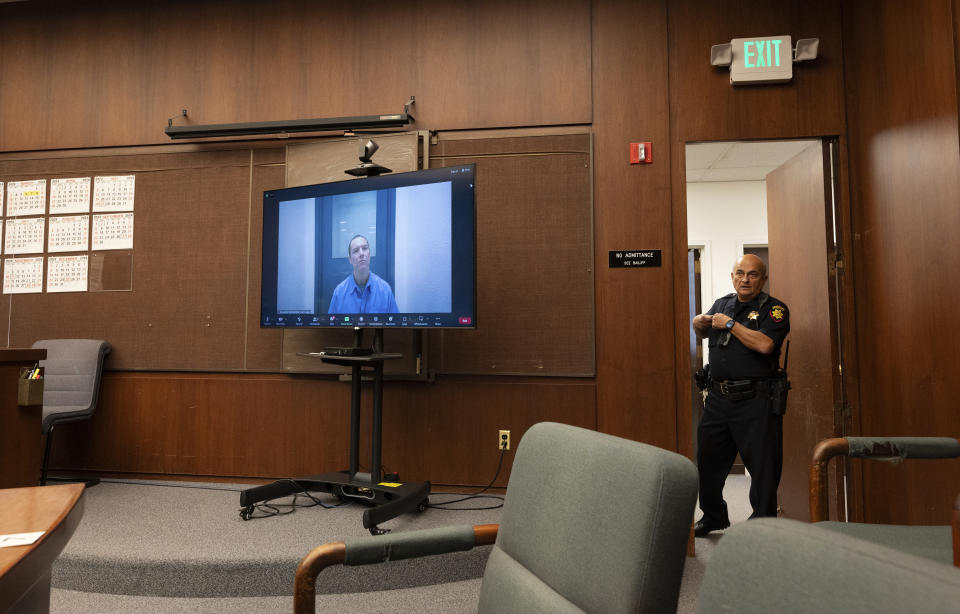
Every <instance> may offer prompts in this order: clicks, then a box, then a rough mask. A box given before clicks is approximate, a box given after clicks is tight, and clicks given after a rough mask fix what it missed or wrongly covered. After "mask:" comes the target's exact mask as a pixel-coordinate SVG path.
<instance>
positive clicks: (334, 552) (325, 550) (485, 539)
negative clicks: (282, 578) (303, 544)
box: [293, 524, 500, 614]
mask: <svg viewBox="0 0 960 614" xmlns="http://www.w3.org/2000/svg"><path fill="white" fill-rule="evenodd" d="M499 529H500V525H497V524H478V525H474V526H473V537H474V544H473V545H474V547H476V546H487V545H490V544H493V543H494V542H496V541H497V533H498V531H499ZM346 558H347V545H346V544H345V543H344V542H331V543H329V544H323V545H322V546H317V547H316V548H314V549H313V550H311V551H310V552H309V553H308V554H307V556H305V557H303V560H302V561H300V565H299V566H297V575H296V577H295V578H294V581H293V611H294V614H313V613H314V612H315V611H316V607H317V575H319V574H320V572H321V571H323V570H324V569H326V568H327V567H330V566H331V565H337V564H341V565H342V564H343V563H344V561H346Z"/></svg>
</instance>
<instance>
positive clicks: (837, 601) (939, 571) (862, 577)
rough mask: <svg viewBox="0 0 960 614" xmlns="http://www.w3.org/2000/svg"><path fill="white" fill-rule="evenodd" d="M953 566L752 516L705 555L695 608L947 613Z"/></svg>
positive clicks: (959, 594) (709, 611) (958, 600)
mask: <svg viewBox="0 0 960 614" xmlns="http://www.w3.org/2000/svg"><path fill="white" fill-rule="evenodd" d="M958 604H960V571H958V570H957V569H956V568H955V567H953V566H952V565H950V564H949V563H940V562H937V561H932V560H930V559H927V558H924V557H919V556H914V555H912V554H908V553H905V552H903V551H901V550H896V549H893V548H888V547H886V546H882V545H880V544H876V543H874V542H871V541H867V540H863V539H859V538H856V537H852V536H850V535H842V534H839V533H836V532H835V531H830V530H827V529H825V528H823V527H822V526H820V525H817V524H807V523H805V522H797V521H795V520H786V519H782V518H758V519H756V520H750V521H747V522H743V523H740V524H738V525H735V526H734V527H732V528H730V529H727V531H726V533H725V534H724V535H723V538H722V539H721V540H720V542H719V543H718V544H717V546H716V547H715V548H714V550H713V552H712V554H711V555H710V561H709V562H708V563H707V568H706V571H705V572H704V577H703V583H702V584H701V585H700V593H699V595H698V598H697V612H699V613H700V614H713V613H715V612H716V613H718V614H719V613H724V614H729V613H730V612H777V614H794V613H798V614H799V613H807V612H843V613H844V614H877V613H879V612H924V613H937V612H951V613H955V612H957V609H958Z"/></svg>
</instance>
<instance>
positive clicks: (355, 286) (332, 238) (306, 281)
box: [260, 164, 476, 328]
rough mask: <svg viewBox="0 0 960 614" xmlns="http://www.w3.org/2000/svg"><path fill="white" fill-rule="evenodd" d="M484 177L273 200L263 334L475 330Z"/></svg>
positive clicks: (328, 189) (402, 179)
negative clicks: (477, 209)
mask: <svg viewBox="0 0 960 614" xmlns="http://www.w3.org/2000/svg"><path fill="white" fill-rule="evenodd" d="M475 173H476V168H475V165H473V164H463V165H459V166H452V167H445V168H435V169H429V170H421V171H413V172H409V173H393V174H389V175H380V176H376V177H367V178H363V179H353V180H346V181H336V182H332V183H320V184H316V185H308V186H300V187H293V188H284V189H279V190H269V191H266V192H264V193H263V270H262V285H261V301H260V326H261V327H290V328H300V327H304V328H305V327H381V328H473V327H475V326H476V267H475V253H476V223H475V214H474V185H475V184H474V176H475Z"/></svg>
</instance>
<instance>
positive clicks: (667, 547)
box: [294, 423, 697, 614]
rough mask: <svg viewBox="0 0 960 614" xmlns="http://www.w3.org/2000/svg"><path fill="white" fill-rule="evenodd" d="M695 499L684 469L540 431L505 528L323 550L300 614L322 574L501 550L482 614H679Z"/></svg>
mask: <svg viewBox="0 0 960 614" xmlns="http://www.w3.org/2000/svg"><path fill="white" fill-rule="evenodd" d="M696 498H697V470H696V468H695V467H694V465H693V463H692V462H690V460H689V459H687V458H686V457H683V456H681V455H679V454H675V453H673V452H668V451H666V450H661V449H659V448H655V447H653V446H649V445H645V444H642V443H637V442H634V441H628V440H626V439H621V438H619V437H613V436H611V435H604V434H602V433H597V432H595V431H589V430H586V429H581V428H577V427H573V426H567V425H562V424H553V423H541V424H537V425H534V426H533V427H532V428H530V429H529V430H528V431H527V432H526V434H525V435H524V436H523V439H522V441H521V442H520V445H519V446H518V447H517V456H516V459H515V461H514V463H513V470H512V472H511V475H510V482H509V484H508V486H507V494H506V501H505V503H504V509H503V516H502V520H501V524H500V525H499V526H498V525H478V526H459V527H447V528H441V529H427V530H419V531H409V532H404V533H391V534H387V535H382V536H365V537H359V538H352V539H348V540H345V541H343V542H336V543H331V544H325V545H323V546H320V547H318V548H315V549H314V550H313V551H312V552H310V554H308V555H307V556H306V557H305V558H304V559H303V561H302V562H301V563H300V567H299V568H298V569H297V575H296V580H295V583H294V611H295V612H299V613H305V612H313V611H314V608H315V605H316V601H315V597H316V595H315V593H316V580H317V574H318V573H319V572H320V571H321V570H323V569H324V568H326V567H328V566H330V565H332V564H335V563H342V564H344V565H367V564H371V563H382V562H386V561H388V560H399V559H405V558H414V557H420V556H426V555H431V554H442V553H447V552H454V551H458V550H460V551H462V550H470V549H471V548H473V547H474V546H478V545H483V544H491V543H493V544H494V546H493V549H492V550H491V553H490V557H489V559H488V561H487V566H486V570H485V571H484V575H483V581H482V584H481V588H480V603H479V606H478V607H479V610H478V611H479V612H480V613H481V614H483V613H493V612H496V613H497V614H503V613H509V612H523V613H524V614H530V613H537V612H543V613H547V612H549V613H551V614H564V613H584V612H589V613H596V614H599V613H601V612H602V613H604V614H618V613H621V612H622V613H627V612H630V613H633V612H671V613H672V612H676V609H677V599H678V596H679V592H680V580H681V577H682V575H683V565H684V557H685V556H686V548H687V541H688V538H689V535H690V524H691V522H692V520H693V507H694V504H695V502H696ZM494 541H495V543H494ZM321 579H322V578H321Z"/></svg>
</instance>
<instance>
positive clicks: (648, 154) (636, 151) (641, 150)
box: [630, 142, 653, 164]
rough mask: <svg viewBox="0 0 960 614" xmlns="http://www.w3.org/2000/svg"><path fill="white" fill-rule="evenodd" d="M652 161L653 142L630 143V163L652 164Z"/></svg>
mask: <svg viewBox="0 0 960 614" xmlns="http://www.w3.org/2000/svg"><path fill="white" fill-rule="evenodd" d="M652 163H653V144H652V143H650V142H645V143H630V164H652Z"/></svg>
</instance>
